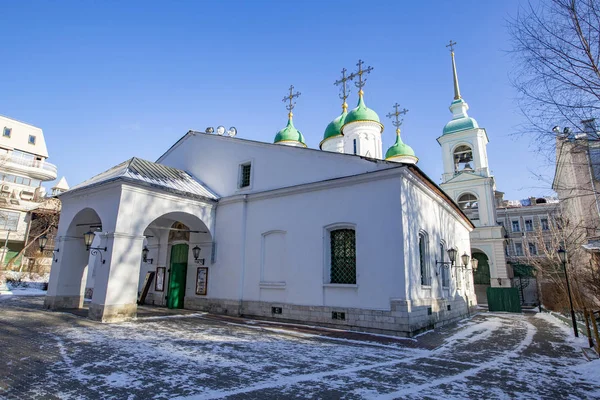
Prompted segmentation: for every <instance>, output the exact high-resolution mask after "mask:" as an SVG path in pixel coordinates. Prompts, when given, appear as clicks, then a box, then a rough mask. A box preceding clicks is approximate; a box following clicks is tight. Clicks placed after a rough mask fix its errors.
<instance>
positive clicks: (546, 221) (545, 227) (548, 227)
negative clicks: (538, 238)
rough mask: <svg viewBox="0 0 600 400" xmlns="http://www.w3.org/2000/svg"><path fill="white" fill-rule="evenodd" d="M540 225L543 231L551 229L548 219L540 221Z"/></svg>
mask: <svg viewBox="0 0 600 400" xmlns="http://www.w3.org/2000/svg"><path fill="white" fill-rule="evenodd" d="M540 224H541V225H542V230H543V231H547V230H549V229H550V226H549V225H548V218H542V219H540Z"/></svg>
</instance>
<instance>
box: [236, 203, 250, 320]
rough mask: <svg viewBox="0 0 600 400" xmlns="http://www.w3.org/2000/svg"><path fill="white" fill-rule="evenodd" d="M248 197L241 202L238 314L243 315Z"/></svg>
mask: <svg viewBox="0 0 600 400" xmlns="http://www.w3.org/2000/svg"><path fill="white" fill-rule="evenodd" d="M247 198H248V195H244V196H243V200H242V229H241V234H242V236H241V243H240V257H241V260H240V269H241V271H240V298H239V300H240V305H239V311H238V314H239V315H242V314H243V307H242V303H243V301H244V277H245V275H246V222H247V216H248V200H247Z"/></svg>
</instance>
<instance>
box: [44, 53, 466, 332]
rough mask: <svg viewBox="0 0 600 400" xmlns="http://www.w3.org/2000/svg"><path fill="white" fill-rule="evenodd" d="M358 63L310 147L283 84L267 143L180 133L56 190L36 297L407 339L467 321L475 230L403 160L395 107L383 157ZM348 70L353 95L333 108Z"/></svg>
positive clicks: (98, 309) (123, 314) (107, 310)
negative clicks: (157, 150)
mask: <svg viewBox="0 0 600 400" xmlns="http://www.w3.org/2000/svg"><path fill="white" fill-rule="evenodd" d="M358 66H359V68H358V72H357V73H354V74H351V75H350V76H348V77H346V76H345V74H344V75H343V78H342V80H341V81H340V82H341V83H342V88H343V89H344V90H343V100H344V101H343V107H342V108H343V113H342V115H340V116H339V117H338V118H336V119H335V120H334V121H332V123H331V124H329V126H327V128H326V131H325V134H324V137H323V141H322V142H321V144H320V146H319V147H320V149H311V148H307V147H306V144H305V141H304V137H303V135H302V134H301V133H300V132H299V131H298V130H297V129H296V128H295V127H294V124H293V114H292V109H293V107H294V103H293V102H292V101H293V99H294V98H295V97H296V96H297V95H298V94H294V93H293V90H292V89H293V88H290V95H289V96H288V97H286V99H287V100H289V106H288V109H289V111H290V112H289V119H288V124H287V126H286V127H285V128H284V129H282V130H281V131H279V132H278V133H277V135H276V137H275V141H274V142H275V143H263V142H257V141H252V140H247V139H243V138H239V137H236V136H235V130H234V129H231V130H230V132H229V133H230V135H223V129H218V130H217V134H214V133H212V130H207V132H195V131H189V132H187V133H186V134H185V135H184V136H183V137H182V138H181V139H179V141H177V142H176V143H175V144H174V145H173V146H172V147H171V148H170V149H168V150H167V151H166V152H165V153H164V154H163V155H162V156H161V157H160V158H159V159H158V160H157V161H156V162H150V161H146V160H142V159H139V158H131V159H129V160H127V161H125V162H123V163H121V164H119V165H117V166H115V167H113V168H111V169H109V170H108V171H106V172H104V173H101V174H99V175H97V176H95V177H93V178H91V179H89V180H87V181H85V182H83V183H81V184H79V185H77V186H74V187H73V188H71V190H69V191H67V192H65V193H63V194H61V195H60V199H61V201H62V215H61V219H60V225H59V229H58V231H59V232H58V236H59V238H58V240H57V242H56V247H57V248H58V249H59V251H57V252H56V253H55V254H56V255H55V258H56V260H55V263H54V264H53V267H52V272H51V276H50V283H49V287H48V294H47V297H46V300H45V304H46V307H48V308H51V309H68V308H81V307H83V306H84V297H85V294H86V292H87V293H88V294H89V295H91V302H90V303H89V312H88V316H89V318H91V319H94V320H98V321H103V322H111V321H120V320H124V319H128V318H132V317H135V316H136V310H137V303H138V300H139V298H140V297H145V303H146V304H154V305H159V306H165V307H169V308H186V309H193V310H203V311H209V312H214V313H220V314H228V315H236V316H238V315H242V316H248V317H259V318H269V319H276V320H281V321H288V322H300V323H311V324H320V325H325V326H336V327H341V328H344V329H355V330H362V331H370V332H377V333H386V334H395V335H406V336H411V335H413V334H415V333H417V332H420V331H422V330H425V329H430V328H432V327H434V326H437V325H441V324H445V323H448V322H450V321H454V320H456V319H458V318H462V317H464V316H466V315H468V314H469V312H470V311H471V310H470V309H471V307H474V306H475V305H476V304H477V299H476V298H475V292H474V286H473V276H472V267H471V262H470V261H469V258H470V256H471V240H470V234H471V232H472V231H473V230H474V228H475V226H474V225H473V223H472V222H471V221H470V220H469V218H467V217H466V215H465V214H464V213H463V211H462V210H461V208H460V207H459V205H458V204H457V203H456V202H455V201H453V198H452V197H451V196H452V195H449V194H446V192H444V191H443V190H441V189H440V187H439V186H437V185H436V184H435V183H434V182H433V181H432V180H431V179H430V178H428V177H427V176H426V175H425V174H424V173H423V172H422V171H421V170H420V169H419V168H418V167H417V166H416V163H417V157H416V156H415V153H414V151H413V150H412V149H411V148H410V147H409V146H407V145H406V144H404V143H403V142H402V139H401V138H400V125H401V121H399V119H398V117H399V115H401V114H403V112H402V111H398V108H397V106H396V112H395V113H391V114H390V116H392V117H395V122H394V125H395V126H396V128H397V129H396V138H397V139H396V143H395V144H394V145H393V146H392V147H391V148H390V149H388V150H387V152H386V153H385V154H384V153H383V149H382V140H381V135H383V134H384V126H383V124H382V123H381V121H380V120H379V116H378V115H377V113H376V112H375V111H373V110H371V109H369V108H367V106H366V104H365V100H364V93H363V90H362V89H363V86H364V77H363V74H365V73H368V72H369V71H370V69H363V67H362V62H359V64H358ZM350 80H356V84H357V86H358V87H359V89H360V91H359V99H358V105H357V107H356V108H354V109H352V110H351V111H350V112H347V106H346V102H345V100H346V97H347V96H346V91H345V85H346V83H347V81H350ZM453 106H454V105H453ZM220 128H221V127H220ZM440 140H441V139H440ZM86 234H87V235H86ZM450 249H453V250H454V251H452V252H448V250H450ZM450 253H453V254H455V262H454V263H452V262H451V260H450V255H451V254H450ZM147 282H148V283H147ZM86 288H87V289H88V290H87V291H86ZM92 289H93V290H92ZM146 292H147V293H146Z"/></svg>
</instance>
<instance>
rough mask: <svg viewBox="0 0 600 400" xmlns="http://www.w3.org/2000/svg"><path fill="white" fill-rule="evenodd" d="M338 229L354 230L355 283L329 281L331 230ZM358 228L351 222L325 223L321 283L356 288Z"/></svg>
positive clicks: (358, 276) (357, 277)
mask: <svg viewBox="0 0 600 400" xmlns="http://www.w3.org/2000/svg"><path fill="white" fill-rule="evenodd" d="M338 229H352V230H354V246H355V251H356V266H355V268H356V272H355V273H356V283H355V284H352V283H331V231H336V230H338ZM358 248H359V246H358V229H356V224H354V223H351V222H337V223H334V224H330V225H327V226H325V227H324V228H323V285H324V286H326V287H348V288H357V287H358V282H359V278H360V274H359V269H358V266H359V263H358V260H359V258H358Z"/></svg>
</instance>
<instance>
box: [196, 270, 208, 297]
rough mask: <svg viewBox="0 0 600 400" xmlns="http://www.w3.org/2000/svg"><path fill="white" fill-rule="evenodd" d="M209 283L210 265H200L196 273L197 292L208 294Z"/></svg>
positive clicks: (198, 293) (202, 294) (203, 294)
mask: <svg viewBox="0 0 600 400" xmlns="http://www.w3.org/2000/svg"><path fill="white" fill-rule="evenodd" d="M207 285H208V267H198V272H197V274H196V294H197V295H200V296H206V287H207Z"/></svg>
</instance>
